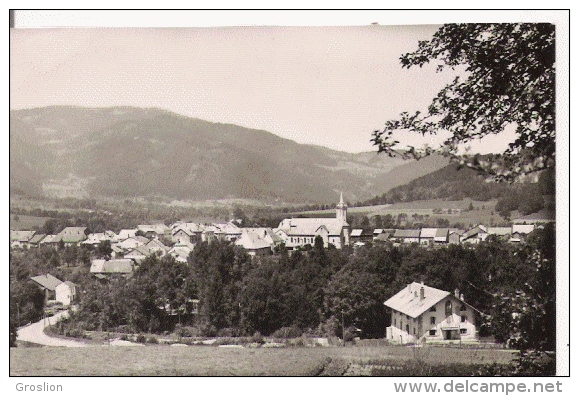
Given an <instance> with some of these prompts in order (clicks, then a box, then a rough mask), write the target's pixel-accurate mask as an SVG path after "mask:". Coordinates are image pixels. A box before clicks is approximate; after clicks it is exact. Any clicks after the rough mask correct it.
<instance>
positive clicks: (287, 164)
mask: <svg viewBox="0 0 579 396" xmlns="http://www.w3.org/2000/svg"><path fill="white" fill-rule="evenodd" d="M445 164H446V162H445V160H444V159H441V158H438V157H433V159H431V160H430V162H428V161H424V162H422V161H421V162H405V161H402V160H400V159H393V158H389V157H388V156H383V155H378V154H376V153H359V154H350V153H344V152H339V151H335V150H330V149H328V148H324V147H319V146H313V145H303V144H298V143H296V142H294V141H291V140H288V139H283V138H280V137H278V136H276V135H274V134H272V133H269V132H267V131H262V130H253V129H248V128H244V127H240V126H237V125H231V124H219V123H212V122H208V121H204V120H200V119H194V118H188V117H184V116H181V115H178V114H175V113H171V112H169V111H165V110H160V109H141V108H132V107H112V108H81V107H70V106H53V107H45V108H37V109H26V110H12V111H11V112H10V191H11V193H17V194H28V195H34V196H42V195H45V196H46V195H48V196H76V197H88V196H90V197H99V196H101V197H112V196H118V197H139V196H154V197H161V198H169V199H183V200H204V199H229V198H247V199H268V200H271V199H277V200H279V201H281V202H308V203H327V202H334V201H335V200H336V197H337V194H338V193H339V191H343V192H344V195H345V196H346V197H348V200H349V201H360V200H365V199H369V198H370V197H372V196H373V195H375V194H376V192H377V191H387V190H389V189H390V188H392V187H395V186H397V185H401V184H404V183H407V182H409V181H410V180H412V179H414V178H416V177H418V176H421V175H424V174H427V173H429V172H432V171H433V170H436V169H439V168H440V167H442V166H444V165H445Z"/></svg>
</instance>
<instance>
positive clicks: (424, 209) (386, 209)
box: [296, 199, 505, 225]
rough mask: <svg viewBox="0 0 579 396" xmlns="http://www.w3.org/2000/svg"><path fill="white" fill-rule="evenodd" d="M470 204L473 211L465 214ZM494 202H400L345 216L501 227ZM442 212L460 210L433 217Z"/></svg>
mask: <svg viewBox="0 0 579 396" xmlns="http://www.w3.org/2000/svg"><path fill="white" fill-rule="evenodd" d="M471 203H472V205H473V207H474V210H471V211H465V209H467V208H468V207H469V205H470V204H471ZM496 204H497V201H496V200H490V201H486V202H484V201H473V200H472V199H463V200H461V201H444V200H441V199H430V200H425V201H413V202H399V203H395V204H391V205H376V206H360V207H353V208H348V213H350V214H359V215H365V216H368V217H369V218H372V216H375V215H381V216H384V215H386V214H390V215H392V216H393V217H396V216H398V214H400V213H406V214H407V215H408V216H409V220H412V218H411V216H412V215H413V214H414V213H416V214H419V215H428V216H430V217H431V218H433V219H437V218H441V219H448V221H449V222H450V224H454V223H463V224H465V225H469V224H473V225H474V224H485V225H491V224H494V225H500V224H502V223H504V222H505V221H504V219H503V218H502V217H501V216H500V215H499V214H498V213H496V212H495V210H494V209H495V205H496ZM437 208H438V209H441V210H443V211H448V209H460V210H461V213H453V214H448V213H440V214H434V213H433V210H434V209H437ZM335 213H336V211H335V209H328V210H317V211H308V212H301V213H296V215H297V214H302V215H305V216H308V217H317V216H320V217H333V216H335Z"/></svg>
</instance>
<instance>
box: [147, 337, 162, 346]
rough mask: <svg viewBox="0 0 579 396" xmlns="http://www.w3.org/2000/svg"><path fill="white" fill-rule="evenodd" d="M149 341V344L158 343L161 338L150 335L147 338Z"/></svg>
mask: <svg viewBox="0 0 579 396" xmlns="http://www.w3.org/2000/svg"><path fill="white" fill-rule="evenodd" d="M147 343H148V344H158V343H159V340H158V339H157V337H154V336H150V337H148V338H147Z"/></svg>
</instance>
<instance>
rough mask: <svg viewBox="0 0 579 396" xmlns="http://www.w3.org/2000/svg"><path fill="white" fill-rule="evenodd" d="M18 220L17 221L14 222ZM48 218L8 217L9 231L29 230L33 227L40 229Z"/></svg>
mask: <svg viewBox="0 0 579 396" xmlns="http://www.w3.org/2000/svg"><path fill="white" fill-rule="evenodd" d="M15 218H16V219H18V220H15ZM49 218H50V217H37V216H27V215H18V216H16V215H12V214H11V215H10V229H11V230H16V231H20V230H31V229H32V228H34V227H38V228H42V227H43V226H44V223H45V222H46V220H48V219H49Z"/></svg>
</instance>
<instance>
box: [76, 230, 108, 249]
mask: <svg viewBox="0 0 579 396" xmlns="http://www.w3.org/2000/svg"><path fill="white" fill-rule="evenodd" d="M110 240H111V238H110V237H108V236H106V235H105V233H104V232H99V233H94V234H88V236H87V238H86V239H85V240H84V241H82V242H81V243H80V244H81V245H83V246H93V247H97V246H98V245H99V244H100V243H101V242H102V241H110Z"/></svg>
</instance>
